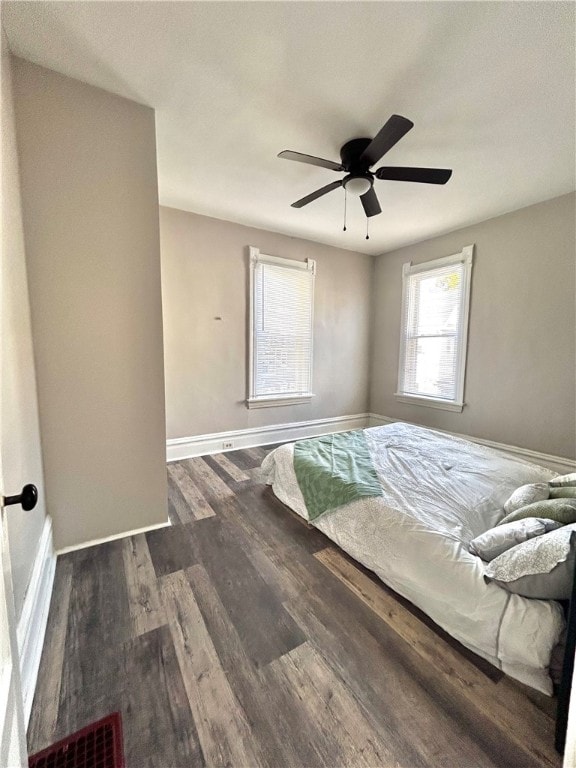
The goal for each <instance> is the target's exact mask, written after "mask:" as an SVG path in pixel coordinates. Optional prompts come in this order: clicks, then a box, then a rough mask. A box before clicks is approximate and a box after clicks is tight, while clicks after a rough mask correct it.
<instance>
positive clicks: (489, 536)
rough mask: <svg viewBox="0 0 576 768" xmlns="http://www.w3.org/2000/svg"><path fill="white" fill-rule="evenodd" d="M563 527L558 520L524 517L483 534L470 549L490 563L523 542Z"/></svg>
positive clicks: (474, 541) (470, 545) (472, 543)
mask: <svg viewBox="0 0 576 768" xmlns="http://www.w3.org/2000/svg"><path fill="white" fill-rule="evenodd" d="M561 527H562V523H557V522H556V520H546V519H545V518H542V517H524V518H522V519H521V520H515V521H514V522H512V523H505V524H504V525H497V526H496V527H495V528H490V530H489V531H486V532H485V533H481V534H480V536H476V538H475V539H473V540H472V541H471V542H470V544H469V545H468V549H469V550H470V552H472V554H473V555H478V557H481V558H482V560H484V561H486V562H489V561H490V560H494V558H495V557H498V556H499V555H501V554H502V553H503V552H506V550H508V549H510V548H511V547H515V546H516V544H522V542H523V541H528V539H533V538H534V537H535V536H542V535H543V534H545V533H548V532H549V531H555V530H556V529H557V528H561Z"/></svg>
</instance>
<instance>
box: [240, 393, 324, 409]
mask: <svg viewBox="0 0 576 768" xmlns="http://www.w3.org/2000/svg"><path fill="white" fill-rule="evenodd" d="M313 397H314V395H313V394H309V395H289V396H286V395H282V396H280V397H249V398H248V399H247V400H246V408H275V407H276V406H278V405H304V404H305V403H311V402H312V398H313Z"/></svg>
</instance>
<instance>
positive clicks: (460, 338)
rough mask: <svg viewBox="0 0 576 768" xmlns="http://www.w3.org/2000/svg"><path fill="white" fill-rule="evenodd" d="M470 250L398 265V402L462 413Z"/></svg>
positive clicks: (471, 247)
mask: <svg viewBox="0 0 576 768" xmlns="http://www.w3.org/2000/svg"><path fill="white" fill-rule="evenodd" d="M472 251H473V246H467V247H466V248H464V249H463V251H462V253H459V254H456V255H455V256H448V257H446V258H444V259H437V260H436V261H430V262H427V263H425V264H416V265H414V266H413V265H411V264H405V265H404V271H403V290H402V326H401V339H400V361H399V371H398V392H397V393H396V397H397V398H398V399H400V400H405V401H409V402H415V403H417V404H421V405H431V406H433V407H440V408H442V407H443V408H447V409H449V410H462V407H463V405H464V400H463V396H464V375H465V365H466V342H467V335H468V306H469V301H470V275H471V270H472Z"/></svg>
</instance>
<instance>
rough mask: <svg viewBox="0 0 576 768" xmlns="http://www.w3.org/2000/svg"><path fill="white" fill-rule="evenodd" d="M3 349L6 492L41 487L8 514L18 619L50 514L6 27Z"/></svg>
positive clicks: (2, 421)
mask: <svg viewBox="0 0 576 768" xmlns="http://www.w3.org/2000/svg"><path fill="white" fill-rule="evenodd" d="M1 37H2V42H1V46H2V130H1V141H2V273H1V274H2V280H1V285H2V297H1V302H2V303H1V307H2V317H1V319H0V323H1V328H2V347H1V351H0V354H1V355H2V361H1V376H2V380H1V383H0V392H1V402H0V407H1V409H2V413H1V417H0V419H1V424H2V434H1V450H2V474H3V481H4V486H3V488H2V492H3V493H5V494H15V493H19V492H20V489H21V488H22V486H23V485H24V484H25V483H34V484H35V485H36V487H37V488H38V492H39V501H38V505H37V506H36V508H35V509H34V510H32V511H31V512H24V511H23V510H22V508H21V507H19V506H14V507H10V508H9V509H8V510H7V512H6V519H7V521H8V537H9V542H10V560H11V564H12V581H13V586H14V603H15V608H16V619H19V618H20V615H21V613H22V606H23V604H24V596H25V593H26V588H27V586H28V584H29V582H30V576H31V574H32V568H33V566H34V559H35V556H36V553H37V550H38V543H39V541H40V536H41V533H42V528H43V526H44V520H45V517H46V505H45V499H44V478H43V469H42V455H41V448H40V429H39V424H38V399H37V395H36V371H35V368H34V354H33V346H32V331H31V328H30V304H29V298H28V281H27V275H26V259H25V250H24V234H23V230H22V209H21V201H20V179H19V172H18V156H17V151H16V133H15V127H14V106H13V96H12V73H11V69H12V67H11V58H10V54H9V51H8V44H7V40H6V38H5V35H4V31H2V35H1Z"/></svg>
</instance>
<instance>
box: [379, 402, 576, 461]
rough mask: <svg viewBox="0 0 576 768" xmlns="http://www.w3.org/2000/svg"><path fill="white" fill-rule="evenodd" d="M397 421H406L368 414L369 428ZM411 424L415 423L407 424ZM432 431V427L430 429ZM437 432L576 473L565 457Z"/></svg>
mask: <svg viewBox="0 0 576 768" xmlns="http://www.w3.org/2000/svg"><path fill="white" fill-rule="evenodd" d="M395 421H404V419H391V418H388V417H387V416H381V415H380V414H378V413H369V414H368V426H370V427H380V426H382V425H383V424H392V423H393V422H395ZM406 423H407V424H411V423H414V422H406ZM416 426H424V425H423V424H417V425H416ZM430 429H432V427H430ZM435 431H436V432H444V433H445V434H447V435H453V436H454V437H462V438H464V440H470V442H471V443H479V444H480V445H486V446H488V448H494V449H495V450H497V451H503V452H504V453H508V454H510V455H511V456H515V457H516V458H517V459H523V460H524V461H530V462H531V463H532V464H539V465H540V466H542V467H548V468H549V469H553V470H554V471H555V472H558V474H566V473H568V472H574V471H576V461H575V460H574V459H568V458H565V457H564V456H553V455H551V454H549V453H540V452H538V451H531V450H530V449H528V448H519V447H518V446H515V445H506V444H505V443H497V442H495V441H494V440H484V438H481V437H472V435H462V434H460V433H458V432H450V431H448V430H447V429H435Z"/></svg>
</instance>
